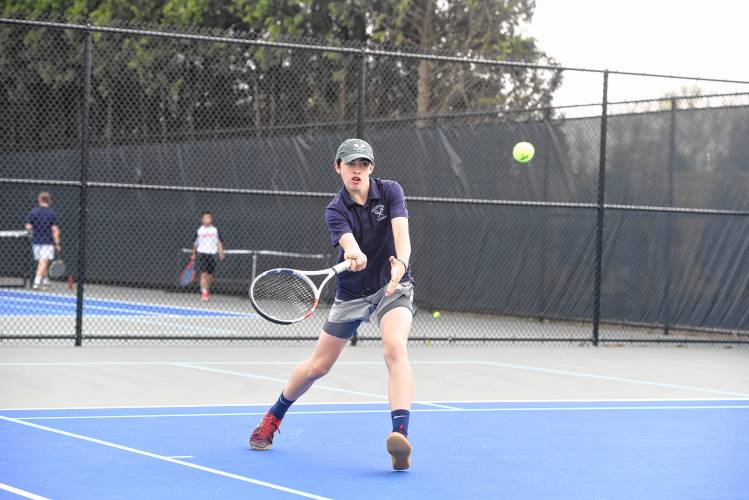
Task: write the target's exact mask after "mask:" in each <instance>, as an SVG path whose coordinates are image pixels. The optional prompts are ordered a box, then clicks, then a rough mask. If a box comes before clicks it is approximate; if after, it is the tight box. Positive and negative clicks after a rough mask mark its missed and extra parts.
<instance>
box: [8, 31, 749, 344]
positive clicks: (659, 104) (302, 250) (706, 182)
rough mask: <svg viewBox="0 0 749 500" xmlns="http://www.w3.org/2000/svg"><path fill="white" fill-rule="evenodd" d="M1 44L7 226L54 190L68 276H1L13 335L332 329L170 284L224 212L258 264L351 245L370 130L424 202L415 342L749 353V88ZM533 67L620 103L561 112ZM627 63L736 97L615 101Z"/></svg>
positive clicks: (192, 50)
mask: <svg viewBox="0 0 749 500" xmlns="http://www.w3.org/2000/svg"><path fill="white" fill-rule="evenodd" d="M32 34H33V35H34V36H30V35H32ZM0 35H2V36H3V39H4V40H8V41H9V42H11V43H9V44H8V46H7V47H6V48H5V49H2V50H6V51H10V52H8V58H7V60H8V63H7V64H9V66H8V67H7V68H5V69H7V70H8V71H5V69H3V68H0V69H3V70H4V73H5V75H6V77H5V79H4V80H0V84H1V85H2V86H3V92H2V97H0V112H2V115H3V116H4V117H5V118H4V119H3V124H2V128H0V165H1V166H2V168H0V194H2V199H3V200H4V206H6V207H7V210H4V211H3V213H2V215H0V227H3V228H8V229H12V228H16V227H19V226H22V224H23V220H24V217H25V213H26V212H27V211H28V210H29V209H30V208H31V206H32V205H33V201H34V198H35V194H36V193H37V192H39V191H42V190H48V191H51V192H52V194H53V199H54V200H55V202H54V205H53V206H54V208H55V209H56V210H57V211H58V212H59V213H58V215H59V216H60V219H61V227H62V229H63V242H64V247H65V250H64V253H63V255H64V257H65V259H66V261H67V263H68V267H69V268H70V270H71V276H70V278H71V279H70V280H67V281H66V282H61V283H53V286H52V287H51V288H50V289H49V290H46V291H44V292H43V293H37V294H31V293H30V292H27V291H24V290H20V291H11V290H10V289H8V290H6V289H5V288H6V287H4V286H2V287H0V295H2V298H3V300H4V304H5V306H4V307H3V309H0V324H2V325H3V328H2V332H0V342H3V341H14V342H22V341H25V342H37V341H40V340H48V341H49V340H65V341H67V340H74V342H75V344H76V345H81V344H82V343H84V342H89V341H90V342H106V341H174V342H178V341H183V342H184V341H189V342H194V341H212V340H213V341H215V340H221V341H241V340H245V341H258V342H271V341H272V342H280V341H288V342H298V341H307V340H312V339H314V338H315V337H316V335H317V329H318V327H319V325H316V324H315V325H313V324H311V322H307V323H310V324H305V325H301V326H294V327H290V328H286V329H283V327H277V326H270V325H268V324H265V323H262V322H260V321H258V320H257V319H256V318H254V317H253V315H252V311H251V310H250V308H249V303H248V301H247V300H246V286H247V285H249V283H245V281H248V279H247V278H246V277H242V275H241V274H239V271H238V270H237V268H236V267H234V268H232V267H231V266H224V267H223V268H221V267H219V271H217V273H218V274H217V278H219V279H218V281H217V288H216V290H215V292H216V293H215V294H214V298H213V300H212V301H211V302H209V303H207V304H202V303H201V302H200V301H197V300H196V296H195V294H194V293H191V294H174V293H166V292H168V291H173V289H174V284H175V279H176V275H177V272H178V271H179V260H180V259H182V258H183V257H184V253H183V252H184V251H185V250H184V247H185V246H186V245H187V244H189V243H191V238H192V235H193V234H194V230H195V228H196V227H197V225H198V223H199V222H198V218H199V215H200V213H201V212H202V211H203V210H210V211H212V212H214V213H215V216H216V224H217V226H218V227H219V230H220V231H221V232H222V234H223V235H224V236H225V238H226V239H227V241H228V242H229V247H230V248H235V249H236V248H258V247H260V248H268V249H272V250H267V251H254V250H253V251H247V252H250V253H248V254H247V255H250V256H251V259H252V260H251V263H248V264H247V266H248V267H249V269H251V272H250V274H249V276H254V275H255V274H256V273H257V272H258V271H261V270H263V269H265V268H270V267H274V266H288V265H289V263H288V259H290V258H292V257H291V256H292V255H293V258H294V259H297V260H298V261H299V262H298V263H296V260H295V265H297V264H298V266H297V267H309V268H312V267H319V266H320V259H322V260H326V259H330V258H331V257H330V256H331V254H332V252H334V251H333V249H331V248H330V245H329V242H328V239H327V235H326V230H325V227H324V224H323V223H322V210H323V209H324V207H325V204H326V203H327V200H328V199H329V198H331V197H332V196H333V195H334V193H335V192H336V191H337V190H338V185H337V179H336V177H335V176H334V175H331V173H332V169H330V167H329V165H330V164H331V163H332V159H331V155H332V152H333V151H335V147H336V146H337V144H338V143H339V142H340V141H341V140H342V139H344V138H346V137H349V136H352V135H356V136H359V137H363V138H365V139H367V140H369V141H370V142H371V143H372V144H373V145H374V148H375V153H376V156H377V160H378V161H377V171H376V175H378V176H382V177H386V178H393V179H396V180H398V181H399V182H400V183H401V184H402V185H403V186H404V189H405V191H406V195H407V201H408V202H409V208H410V210H411V217H412V220H413V222H412V238H413V240H414V257H415V258H414V270H415V274H416V281H417V287H416V302H417V304H418V305H419V306H420V307H421V309H422V313H421V314H420V315H418V316H417V320H416V324H415V329H414V334H413V336H412V339H413V340H418V341H424V342H476V341H481V342H484V341H512V342H526V341H562V342H576V343H592V344H593V345H598V344H599V343H600V342H615V343H625V342H653V343H673V342H678V343H681V342H684V343H689V342H693V343H716V344H724V343H729V344H737V343H749V318H747V316H746V314H745V312H744V311H746V310H749V303H748V302H747V300H748V299H747V297H746V294H745V283H746V282H747V279H749V249H747V245H748V243H747V242H748V241H749V218H747V216H749V201H748V200H747V197H746V192H747V191H749V150H747V146H746V141H745V137H746V133H749V92H747V91H746V89H747V86H748V85H749V82H745V81H737V80H722V79H718V78H711V77H689V76H679V75H659V74H649V73H638V72H630V71H616V70H605V69H604V70H601V69H591V68H575V67H564V66H550V65H537V64H526V63H519V62H510V61H495V60H488V59H480V58H464V57H453V56H448V55H433V54H422V53H415V52H394V51H386V50H381V49H380V48H378V47H375V46H371V45H370V46H365V47H357V46H324V45H314V44H310V43H297V42H283V41H281V42H278V41H268V40H255V39H246V38H241V37H239V36H236V35H232V36H209V35H204V34H196V33H186V32H183V33H175V32H168V31H161V30H154V29H147V30H144V29H133V28H121V27H107V26H93V25H88V24H65V23H57V22H44V21H31V20H21V19H0ZM423 61H427V62H428V63H429V64H430V65H431V69H432V73H433V78H432V81H431V83H432V86H431V87H430V88H429V89H428V91H429V93H428V95H426V96H423V95H420V94H419V93H420V92H423V89H421V90H420V89H419V88H417V87H418V85H417V84H416V73H417V71H416V69H417V65H418V64H420V63H421V62H423ZM526 71H539V72H541V73H540V74H541V76H538V75H537V76H538V78H540V80H539V81H540V82H541V83H542V84H543V83H544V82H545V83H549V82H551V81H552V79H553V77H552V76H551V75H557V76H558V75H563V74H569V73H573V72H574V73H581V74H589V75H591V77H593V78H600V79H601V81H600V92H601V93H600V94H599V96H591V98H590V99H587V101H588V104H582V105H571V106H560V107H553V106H551V105H550V98H551V93H552V91H553V89H552V88H551V87H548V88H546V87H544V86H543V85H541V89H540V90H538V89H537V90H536V91H535V93H534V92H529V91H528V87H527V82H526V80H524V78H525V76H527V75H525V73H524V72H526ZM543 72H547V73H543ZM524 75H525V76H524ZM543 75H547V77H544V76H543ZM544 78H547V80H545V81H544ZM616 78H642V79H648V81H650V80H655V79H680V80H685V81H691V82H703V83H710V84H721V85H723V86H724V87H722V88H721V89H719V90H715V91H711V92H710V93H709V95H699V96H666V97H663V96H652V99H641V100H628V101H624V102H623V101H612V100H611V99H610V98H609V95H610V89H611V87H612V85H616V84H617V80H616ZM486 82H493V84H492V85H487V83H486ZM508 83H509V84H511V85H505V84H508ZM513 85H514V86H515V87H517V88H518V89H521V90H523V89H525V91H517V92H516V91H513V90H506V88H513ZM549 85H550V83H549ZM455 89H458V91H455ZM461 93H462V94H463V95H462V96H460V95H459V96H456V94H461ZM528 95H530V97H528ZM419 97H420V98H422V101H424V98H425V99H426V101H425V102H427V103H428V104H429V105H430V106H431V109H430V110H429V111H428V112H424V111H423V110H422V111H420V110H418V109H417V108H416V105H415V103H416V101H417V98H419ZM599 98H600V99H599ZM596 100H597V101H598V102H597V103H596V104H590V102H592V101H596ZM583 108H584V109H588V110H591V111H590V112H586V113H583V114H582V115H578V116H576V117H574V118H572V117H566V116H565V113H567V112H572V111H575V112H577V110H581V109H583ZM520 140H530V141H531V142H533V143H534V144H535V145H536V148H537V157H536V158H535V159H534V160H533V161H532V162H531V164H530V165H529V166H525V167H523V166H519V165H518V164H515V163H513V161H512V159H511V158H510V156H509V151H510V150H511V148H512V144H514V143H515V142H518V141H520ZM326 169H330V170H329V171H328V172H326ZM0 236H1V235H0ZM6 251H7V252H11V251H10V250H6ZM188 251H189V250H188ZM240 252H241V251H240ZM236 255H239V254H236ZM243 255H244V254H243ZM175 256H177V257H176V260H177V261H178V262H175ZM259 256H262V257H263V258H262V259H259ZM27 258H28V252H27V253H26V255H24V258H23V259H21V260H19V259H17V258H16V259H3V261H4V262H3V263H0V276H5V275H9V274H11V275H12V274H14V273H15V274H18V272H19V271H18V269H16V268H18V267H19V264H18V262H26V260H25V259H27ZM261 261H262V262H261ZM24 265H26V264H24ZM14 266H15V267H14ZM26 269H27V268H26ZM26 269H22V270H21V271H20V272H21V273H22V274H23V273H27V272H28V271H27V270H26ZM221 273H224V274H223V275H222V274H221ZM29 282H30V280H29ZM71 283H74V285H71ZM222 283H223V284H222ZM19 311H20V313H19ZM432 311H439V312H440V314H437V315H434V316H433V315H432V314H430V312H432ZM279 328H281V329H280V330H279ZM377 338H378V337H377V333H376V331H374V328H373V327H372V326H371V325H370V326H366V327H363V328H362V331H361V333H360V335H359V337H358V339H359V340H361V341H367V340H377Z"/></svg>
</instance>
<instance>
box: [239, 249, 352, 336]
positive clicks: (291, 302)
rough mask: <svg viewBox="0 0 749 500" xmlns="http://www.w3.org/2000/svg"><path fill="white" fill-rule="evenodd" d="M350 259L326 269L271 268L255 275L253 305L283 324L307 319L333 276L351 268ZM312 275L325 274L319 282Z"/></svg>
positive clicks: (251, 289)
mask: <svg viewBox="0 0 749 500" xmlns="http://www.w3.org/2000/svg"><path fill="white" fill-rule="evenodd" d="M350 265H351V261H350V260H344V261H343V262H341V263H339V264H336V265H335V266H333V267H331V268H330V269H323V270H322V271H298V270H296V269H285V268H281V269H271V270H270V271H265V272H264V273H263V274H261V275H260V276H258V277H257V278H255V280H254V281H253V282H252V285H251V286H250V300H251V301H252V307H254V308H255V310H256V311H257V313H258V314H259V315H260V316H262V317H263V318H265V319H267V320H268V321H271V322H273V323H276V324H279V325H291V324H292V323H296V322H298V321H302V320H305V319H307V318H309V317H310V316H312V313H313V312H315V308H316V307H317V304H318V303H319V302H320V292H322V289H323V288H324V287H325V285H326V284H327V283H328V281H330V278H332V277H333V276H335V275H336V274H340V273H342V272H344V271H346V270H348V268H349V266H350ZM310 276H325V278H323V280H322V283H320V286H315V284H314V283H313V281H312V280H311V279H310V278H309V277H310Z"/></svg>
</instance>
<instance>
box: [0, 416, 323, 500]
mask: <svg viewBox="0 0 749 500" xmlns="http://www.w3.org/2000/svg"><path fill="white" fill-rule="evenodd" d="M0 420H5V421H6V422H12V423H14V424H19V425H25V426H28V427H33V428H34V429H40V430H43V431H47V432H52V433H55V434H60V435H62V436H67V437H71V438H75V439H80V440H83V441H88V442H90V443H95V444H100V445H102V446H109V447H110V448H116V449H118V450H122V451H127V452H130V453H135V454H137V455H142V456H144V457H150V458H155V459H156V460H162V461H164V462H169V463H173V464H177V465H182V466H185V467H190V468H191V469H197V470H201V471H204V472H210V473H211V474H216V475H218V476H224V477H229V478H232V479H237V480H239V481H243V482H245V483H250V484H254V485H257V486H264V487H266V488H271V489H274V490H278V491H283V492H286V493H291V494H292V495H298V496H301V497H306V498H315V499H318V500H330V499H328V498H327V497H321V496H319V495H315V494H314V493H308V492H306V491H301V490H295V489H293V488H287V487H286V486H281V485H279V484H274V483H269V482H267V481H261V480H259V479H253V478H251V477H246V476H240V475H238V474H232V473H231V472H225V471H222V470H219V469H214V468H212V467H205V466H203V465H198V464H194V463H191V462H185V461H182V460H179V459H177V458H169V457H166V456H164V455H159V454H156V453H151V452H150V451H145V450H139V449H137V448H131V447H129V446H124V445H121V444H117V443H112V442H110V441H103V440H101V439H96V438H92V437H89V436H84V435H82V434H74V433H72V432H68V431H63V430H60V429H55V428H53V427H47V426H44V425H39V424H35V423H32V422H25V421H22V420H19V419H16V418H9V417H4V416H2V415H0Z"/></svg>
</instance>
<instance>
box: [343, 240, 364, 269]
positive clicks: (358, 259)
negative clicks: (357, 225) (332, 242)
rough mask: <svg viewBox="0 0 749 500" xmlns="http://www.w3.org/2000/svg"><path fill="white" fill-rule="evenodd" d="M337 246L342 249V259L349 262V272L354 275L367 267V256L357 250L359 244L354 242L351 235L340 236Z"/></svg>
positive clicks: (359, 249)
mask: <svg viewBox="0 0 749 500" xmlns="http://www.w3.org/2000/svg"><path fill="white" fill-rule="evenodd" d="M338 244H339V245H341V248H343V258H344V259H345V260H350V261H351V267H349V268H348V270H349V271H351V272H354V273H355V272H357V271H363V270H364V269H365V268H366V267H367V256H366V255H364V252H362V251H361V248H359V244H358V243H357V242H356V238H354V235H353V234H351V233H345V234H343V235H341V239H340V240H338Z"/></svg>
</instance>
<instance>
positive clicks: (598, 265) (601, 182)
mask: <svg viewBox="0 0 749 500" xmlns="http://www.w3.org/2000/svg"><path fill="white" fill-rule="evenodd" d="M608 92H609V70H605V71H604V72H603V98H602V100H601V146H600V151H599V159H598V202H597V207H596V211H597V217H596V257H595V278H594V280H595V281H594V283H593V338H592V342H593V345H594V346H597V345H598V339H599V330H600V326H601V278H602V273H603V216H604V208H605V202H606V128H607V126H608V116H607V115H608V109H607V105H608Z"/></svg>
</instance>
